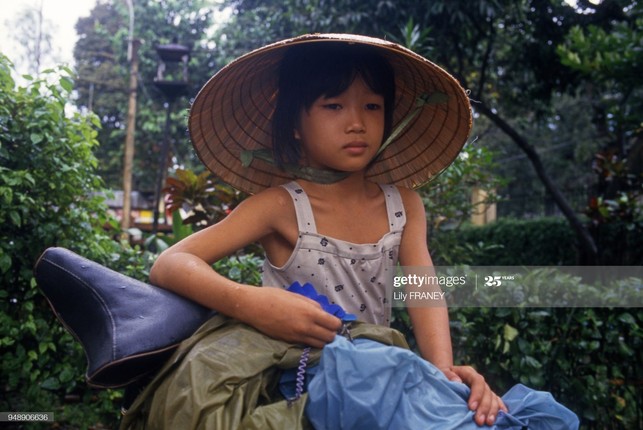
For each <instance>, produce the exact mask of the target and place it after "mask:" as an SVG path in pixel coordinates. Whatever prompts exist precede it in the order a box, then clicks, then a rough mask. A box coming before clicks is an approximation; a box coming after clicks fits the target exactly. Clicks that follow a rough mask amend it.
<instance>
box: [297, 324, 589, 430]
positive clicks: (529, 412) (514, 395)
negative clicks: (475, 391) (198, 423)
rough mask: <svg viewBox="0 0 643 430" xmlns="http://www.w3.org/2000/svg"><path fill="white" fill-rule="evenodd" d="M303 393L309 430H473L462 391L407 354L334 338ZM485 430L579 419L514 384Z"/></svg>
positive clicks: (551, 426) (566, 425)
mask: <svg viewBox="0 0 643 430" xmlns="http://www.w3.org/2000/svg"><path fill="white" fill-rule="evenodd" d="M315 370H316V372H315V373H316V374H315V377H314V378H313V379H312V381H310V384H309V386H308V404H307V405H306V415H307V417H308V419H309V420H310V422H311V423H312V424H313V426H314V427H315V428H316V429H351V430H360V429H364V430H376V429H391V430H393V429H395V430H397V429H440V430H450V429H454V430H455V429H458V430H468V429H470V430H474V429H480V428H481V427H479V426H477V425H476V423H475V422H474V421H473V415H474V413H473V411H470V410H469V408H468V406H467V399H468V398H469V392H470V390H469V387H467V386H466V385H464V384H462V383H458V382H451V381H449V380H448V379H447V378H446V376H444V374H443V373H442V372H441V371H440V370H439V369H438V368H436V367H435V366H433V365H431V364H430V363H429V362H427V361H426V360H424V359H422V358H420V357H419V356H417V355H416V354H414V353H413V352H411V351H409V350H405V349H402V348H398V347H391V346H387V345H383V344H380V343H378V342H375V341H371V340H368V339H357V340H355V341H354V343H351V342H349V341H348V340H347V339H345V338H343V337H341V336H337V337H336V339H335V340H334V341H333V342H332V343H330V344H328V345H326V347H324V350H323V353H322V357H321V361H320V363H319V366H318V369H315ZM502 399H503V401H504V402H505V404H506V406H507V408H508V409H509V412H510V413H509V414H505V413H503V412H501V413H499V415H498V417H497V419H496V423H495V424H494V425H493V426H492V427H484V428H492V429H512V430H513V429H516V430H520V429H522V428H524V427H527V426H528V428H529V430H557V429H561V430H562V429H565V430H567V429H577V428H578V425H579V423H578V418H577V417H576V415H575V414H574V413H573V412H571V411H570V410H569V409H567V408H565V407H564V406H562V405H561V404H559V403H557V402H556V401H555V400H554V398H553V397H552V395H551V394H550V393H547V392H542V391H535V390H532V389H530V388H527V387H525V386H523V385H516V386H514V387H513V388H512V389H511V390H509V391H508V392H507V393H506V394H505V395H504V396H503V397H502Z"/></svg>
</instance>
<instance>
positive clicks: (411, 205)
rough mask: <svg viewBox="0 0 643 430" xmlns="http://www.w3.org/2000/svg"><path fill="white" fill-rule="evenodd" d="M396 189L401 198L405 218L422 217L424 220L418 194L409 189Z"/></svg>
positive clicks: (420, 198)
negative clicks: (405, 214)
mask: <svg viewBox="0 0 643 430" xmlns="http://www.w3.org/2000/svg"><path fill="white" fill-rule="evenodd" d="M397 189H398V191H399V192H400V197H402V203H403V204H404V210H405V211H406V213H407V217H413V216H422V217H423V218H424V202H423V201H422V197H420V194H419V193H418V192H417V191H415V190H412V189H410V188H405V187H397Z"/></svg>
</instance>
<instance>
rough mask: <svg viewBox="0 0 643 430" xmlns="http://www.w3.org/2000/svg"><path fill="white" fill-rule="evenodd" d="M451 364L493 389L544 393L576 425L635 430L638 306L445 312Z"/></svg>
mask: <svg viewBox="0 0 643 430" xmlns="http://www.w3.org/2000/svg"><path fill="white" fill-rule="evenodd" d="M450 313H451V321H452V334H453V341H454V351H455V355H456V361H457V362H460V363H471V364H473V365H474V366H475V367H476V368H477V369H478V370H479V371H480V372H481V373H482V374H483V375H485V377H486V378H487V380H488V381H489V383H490V385H491V386H492V387H493V388H494V389H495V390H497V391H498V392H504V391H505V390H506V389H507V388H509V387H510V386H511V385H513V384H515V383H518V382H520V383H523V384H525V385H528V386H530V387H532V388H534V389H539V390H545V391H550V392H551V393H552V394H553V395H554V397H555V398H556V399H557V400H558V401H560V402H561V403H563V404H564V405H566V406H567V407H568V408H570V409H571V410H573V411H574V412H576V414H577V415H578V416H579V418H580V419H581V423H582V428H596V429H626V428H627V429H633V428H641V425H642V424H643V423H642V422H641V416H640V392H639V390H640V381H641V376H642V375H641V368H640V363H641V362H642V360H643V356H642V355H643V353H642V352H641V351H642V349H641V347H642V346H643V345H642V343H643V342H642V341H641V339H642V338H643V332H642V329H641V322H642V321H643V311H641V310H640V309H609V308H600V309H588V308H571V309H570V308H553V309H539V308H458V309H451V311H450Z"/></svg>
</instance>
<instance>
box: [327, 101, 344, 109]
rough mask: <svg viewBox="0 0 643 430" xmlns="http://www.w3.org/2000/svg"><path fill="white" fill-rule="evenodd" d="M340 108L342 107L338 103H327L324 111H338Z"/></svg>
mask: <svg viewBox="0 0 643 430" xmlns="http://www.w3.org/2000/svg"><path fill="white" fill-rule="evenodd" d="M341 108H342V105H340V104H339V103H327V104H325V105H324V109H330V110H339V109H341Z"/></svg>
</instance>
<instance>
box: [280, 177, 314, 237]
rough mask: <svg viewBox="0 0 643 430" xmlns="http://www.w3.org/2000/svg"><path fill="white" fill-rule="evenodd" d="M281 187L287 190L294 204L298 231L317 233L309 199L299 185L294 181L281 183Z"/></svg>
mask: <svg viewBox="0 0 643 430" xmlns="http://www.w3.org/2000/svg"><path fill="white" fill-rule="evenodd" d="M282 187H284V188H285V189H286V191H288V193H289V194H290V197H291V198H292V201H293V204H294V205H295V213H296V214H297V226H298V228H299V231H300V232H304V233H317V226H316V225H315V217H314V215H313V208H312V206H310V200H308V196H307V195H306V192H305V191H304V189H303V188H301V186H299V184H298V183H297V182H296V181H292V182H288V183H286V184H283V185H282Z"/></svg>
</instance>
